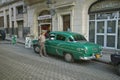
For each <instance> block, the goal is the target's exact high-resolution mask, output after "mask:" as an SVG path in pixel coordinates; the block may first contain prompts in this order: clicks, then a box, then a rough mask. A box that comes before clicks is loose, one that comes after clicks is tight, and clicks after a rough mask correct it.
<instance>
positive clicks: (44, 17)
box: [38, 10, 52, 34]
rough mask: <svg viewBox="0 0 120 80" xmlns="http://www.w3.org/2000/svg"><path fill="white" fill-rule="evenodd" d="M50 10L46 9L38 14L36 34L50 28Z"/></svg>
mask: <svg viewBox="0 0 120 80" xmlns="http://www.w3.org/2000/svg"><path fill="white" fill-rule="evenodd" d="M51 18H52V17H51V15H50V12H49V11H48V10H43V11H42V12H41V13H40V14H39V16H38V25H39V26H38V34H40V33H41V31H45V32H47V31H51V28H52V23H51V22H52V21H51V20H52V19H51Z"/></svg>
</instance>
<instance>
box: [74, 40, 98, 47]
mask: <svg viewBox="0 0 120 80" xmlns="http://www.w3.org/2000/svg"><path fill="white" fill-rule="evenodd" d="M75 43H76V44H78V45H82V46H84V47H85V46H86V47H87V46H99V45H98V44H95V43H92V42H88V41H77V42H75Z"/></svg>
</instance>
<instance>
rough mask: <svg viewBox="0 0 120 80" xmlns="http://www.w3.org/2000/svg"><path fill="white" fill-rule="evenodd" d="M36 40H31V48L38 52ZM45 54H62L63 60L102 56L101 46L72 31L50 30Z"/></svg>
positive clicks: (71, 60) (88, 58) (69, 60)
mask: <svg viewBox="0 0 120 80" xmlns="http://www.w3.org/2000/svg"><path fill="white" fill-rule="evenodd" d="M39 47H40V46H39V44H38V40H34V41H33V48H34V51H35V52H36V53H38V52H39ZM45 47H46V52H47V54H52V55H59V56H63V57H64V59H65V61H67V62H73V61H74V60H80V59H81V60H90V59H95V58H100V57H101V56H102V53H101V51H102V47H101V46H100V45H98V44H94V43H91V42H88V41H87V40H86V39H85V37H84V36H83V35H81V34H78V33H73V32H60V31H55V32H50V34H49V38H48V39H47V40H46V42H45Z"/></svg>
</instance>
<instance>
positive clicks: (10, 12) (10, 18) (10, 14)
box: [9, 7, 12, 36]
mask: <svg viewBox="0 0 120 80" xmlns="http://www.w3.org/2000/svg"><path fill="white" fill-rule="evenodd" d="M9 27H10V29H9V34H10V36H11V35H12V9H11V7H10V8H9Z"/></svg>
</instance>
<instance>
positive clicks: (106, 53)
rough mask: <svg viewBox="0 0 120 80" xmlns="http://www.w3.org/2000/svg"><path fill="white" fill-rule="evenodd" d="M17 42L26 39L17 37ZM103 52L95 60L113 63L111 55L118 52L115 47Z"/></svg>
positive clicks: (22, 41) (23, 42) (23, 41)
mask: <svg viewBox="0 0 120 80" xmlns="http://www.w3.org/2000/svg"><path fill="white" fill-rule="evenodd" d="M6 40H8V41H11V38H6ZM17 43H20V44H23V45H24V44H25V40H24V39H17ZM102 53H103V55H102V57H101V58H99V59H95V60H94V61H97V62H102V63H105V64H111V59H110V55H111V54H113V53H116V50H114V49H103V51H102Z"/></svg>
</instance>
